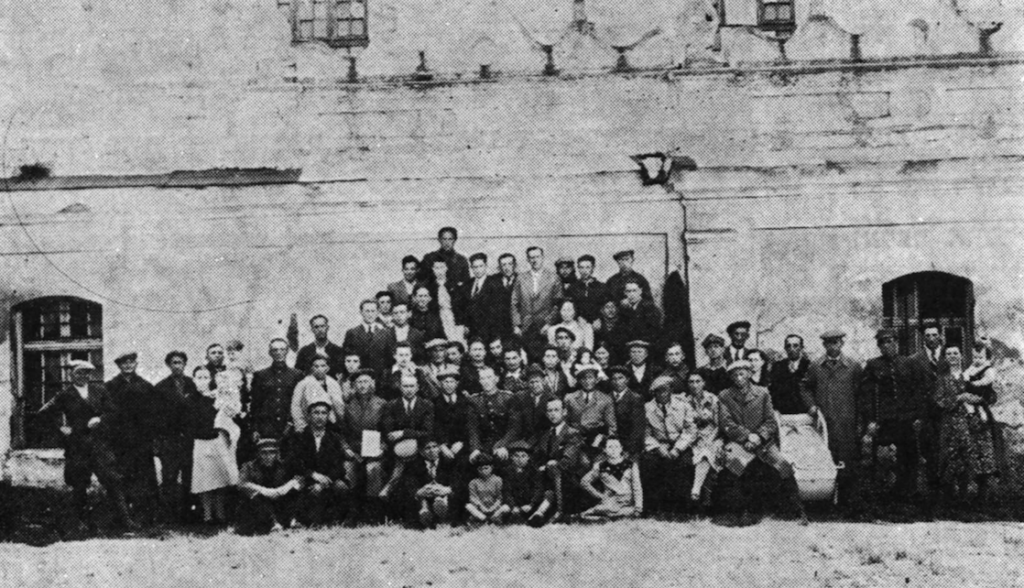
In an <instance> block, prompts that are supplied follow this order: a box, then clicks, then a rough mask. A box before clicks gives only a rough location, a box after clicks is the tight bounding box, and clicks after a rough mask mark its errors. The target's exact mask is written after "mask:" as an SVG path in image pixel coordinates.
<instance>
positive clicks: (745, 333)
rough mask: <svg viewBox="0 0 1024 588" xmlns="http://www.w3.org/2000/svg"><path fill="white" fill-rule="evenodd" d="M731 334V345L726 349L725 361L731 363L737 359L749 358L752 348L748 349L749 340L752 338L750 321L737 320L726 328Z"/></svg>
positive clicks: (726, 331)
mask: <svg viewBox="0 0 1024 588" xmlns="http://www.w3.org/2000/svg"><path fill="white" fill-rule="evenodd" d="M725 333H726V334H727V335H729V346H728V347H727V348H726V349H725V361H726V363H727V364H731V363H732V362H734V361H736V360H737V359H747V356H749V355H750V350H749V349H747V347H746V345H747V340H748V339H750V321H736V322H734V323H730V324H729V326H728V327H726V328H725Z"/></svg>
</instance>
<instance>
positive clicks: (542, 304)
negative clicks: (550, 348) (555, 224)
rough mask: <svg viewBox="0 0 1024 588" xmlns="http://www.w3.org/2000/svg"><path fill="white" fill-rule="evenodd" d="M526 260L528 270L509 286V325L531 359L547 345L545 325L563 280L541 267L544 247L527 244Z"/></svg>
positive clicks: (553, 307)
mask: <svg viewBox="0 0 1024 588" xmlns="http://www.w3.org/2000/svg"><path fill="white" fill-rule="evenodd" d="M526 259H527V260H528V261H529V262H530V269H529V270H527V271H525V272H523V273H521V274H519V279H518V280H517V282H516V285H515V288H513V289H512V328H513V329H514V331H515V333H516V335H518V336H520V337H522V342H523V346H524V347H525V348H526V350H527V353H528V354H529V356H530V357H531V358H536V357H540V355H541V353H543V349H544V345H545V344H546V342H547V341H546V338H545V337H546V332H547V326H548V323H549V322H550V320H551V319H552V317H554V315H555V301H556V300H557V299H558V298H559V296H561V293H562V283H561V281H560V280H559V279H558V276H557V275H556V274H555V272H553V271H551V269H550V268H546V267H544V250H543V249H541V248H540V247H536V246H533V247H529V248H528V249H527V250H526Z"/></svg>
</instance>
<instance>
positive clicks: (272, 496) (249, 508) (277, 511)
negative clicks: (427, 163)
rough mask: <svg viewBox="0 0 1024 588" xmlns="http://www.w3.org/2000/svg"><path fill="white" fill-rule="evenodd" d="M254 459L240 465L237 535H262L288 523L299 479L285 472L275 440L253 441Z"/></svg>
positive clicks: (298, 487) (292, 512) (293, 511)
mask: <svg viewBox="0 0 1024 588" xmlns="http://www.w3.org/2000/svg"><path fill="white" fill-rule="evenodd" d="M256 451H257V453H256V458H255V459H253V460H252V461H250V462H248V463H245V464H243V465H242V469H241V471H240V472H239V476H238V478H239V482H238V488H239V490H240V491H241V494H242V498H241V499H240V500H239V502H238V512H237V514H236V515H235V531H236V532H237V533H238V534H239V535H264V534H266V533H269V532H271V531H276V530H279V529H282V528H288V527H289V526H291V522H292V518H293V517H294V515H295V499H296V497H297V495H298V493H299V490H301V489H302V478H300V477H292V476H289V475H288V470H287V469H286V468H285V465H284V462H282V461H281V455H280V452H279V450H278V443H277V439H270V438H266V437H265V438H261V439H260V440H259V441H257V442H256Z"/></svg>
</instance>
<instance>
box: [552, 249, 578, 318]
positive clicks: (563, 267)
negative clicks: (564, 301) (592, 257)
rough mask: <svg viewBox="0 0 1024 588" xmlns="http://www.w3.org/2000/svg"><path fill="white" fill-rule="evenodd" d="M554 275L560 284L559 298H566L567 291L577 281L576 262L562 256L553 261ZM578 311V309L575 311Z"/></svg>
mask: <svg viewBox="0 0 1024 588" xmlns="http://www.w3.org/2000/svg"><path fill="white" fill-rule="evenodd" d="M555 273H557V274H558V280H559V281H560V282H561V283H562V291H561V294H560V296H559V297H560V298H567V297H568V295H569V289H570V288H572V286H573V285H574V284H575V283H576V282H577V281H578V278H577V277H576V261H575V260H573V258H572V257H570V256H568V255H563V256H561V257H559V258H558V259H556V260H555ZM577 310H578V309H577Z"/></svg>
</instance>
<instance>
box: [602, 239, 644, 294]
mask: <svg viewBox="0 0 1024 588" xmlns="http://www.w3.org/2000/svg"><path fill="white" fill-rule="evenodd" d="M612 259H614V260H615V263H617V264H619V271H618V272H616V273H615V274H613V275H612V276H611V277H609V278H608V282H607V285H608V294H609V296H611V297H612V299H613V300H615V301H616V302H621V301H622V300H623V299H624V298H625V297H626V282H627V281H628V280H634V281H636V283H638V284H640V288H641V290H642V291H643V298H644V300H654V295H653V294H652V293H651V284H650V282H648V281H647V278H645V277H644V276H643V275H642V274H640V272H637V271H636V270H634V269H633V250H632V249H627V250H625V251H619V252H618V253H616V254H615V255H613V256H612Z"/></svg>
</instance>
